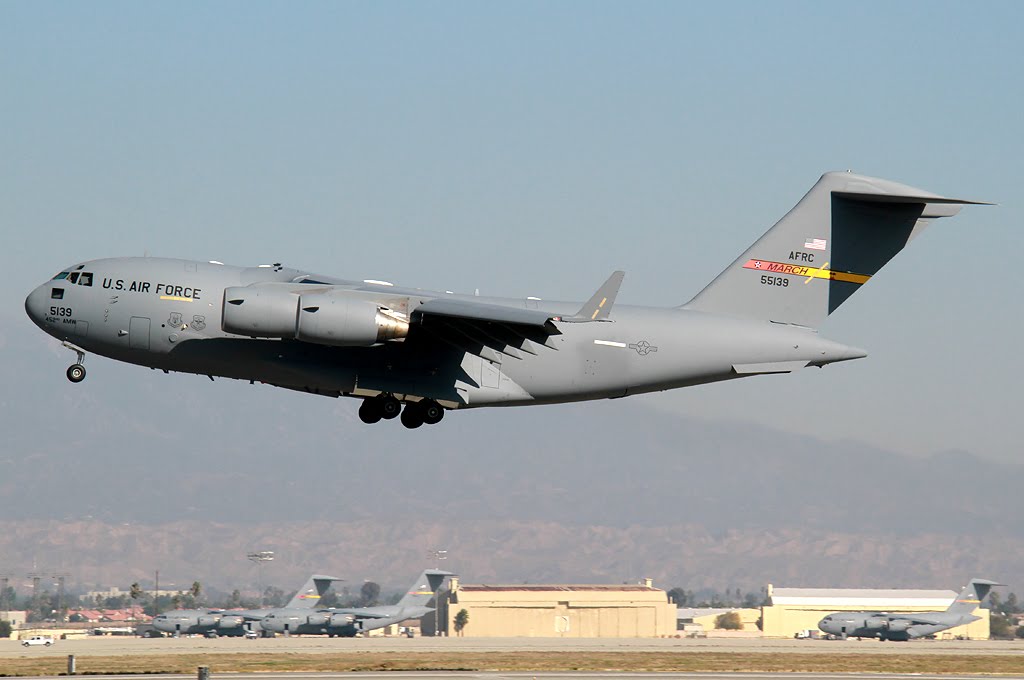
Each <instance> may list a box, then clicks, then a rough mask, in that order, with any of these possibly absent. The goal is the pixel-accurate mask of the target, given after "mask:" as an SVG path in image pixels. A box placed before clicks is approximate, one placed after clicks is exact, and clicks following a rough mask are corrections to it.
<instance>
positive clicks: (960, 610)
mask: <svg viewBox="0 0 1024 680" xmlns="http://www.w3.org/2000/svg"><path fill="white" fill-rule="evenodd" d="M1001 585H1003V584H1002V583H996V582H995V581H988V580H986V579H983V578H972V579H971V582H970V583H968V584H967V585H966V586H964V589H963V590H961V591H960V594H959V595H957V597H956V599H955V600H953V604H951V605H949V609H947V610H946V612H947V613H949V614H972V613H974V610H975V609H977V608H978V607H980V606H981V603H982V602H984V601H985V598H986V597H988V594H989V592H990V591H991V590H992V586H1001Z"/></svg>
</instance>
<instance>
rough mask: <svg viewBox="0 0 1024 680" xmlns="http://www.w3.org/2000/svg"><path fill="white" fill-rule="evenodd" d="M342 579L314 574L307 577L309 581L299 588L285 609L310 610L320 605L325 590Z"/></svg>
mask: <svg viewBox="0 0 1024 680" xmlns="http://www.w3.org/2000/svg"><path fill="white" fill-rule="evenodd" d="M341 580H343V579H340V578H335V577H334V576H323V575H320V574H314V575H313V576H310V577H309V580H308V581H306V583H305V584H303V586H302V587H301V588H299V592H297V593H295V597H293V598H292V599H291V600H290V601H289V602H288V604H287V605H286V608H288V609H312V608H313V607H316V606H317V605H318V604H320V598H321V597H323V596H324V593H326V592H327V589H328V588H330V587H331V584H332V583H334V582H335V581H341Z"/></svg>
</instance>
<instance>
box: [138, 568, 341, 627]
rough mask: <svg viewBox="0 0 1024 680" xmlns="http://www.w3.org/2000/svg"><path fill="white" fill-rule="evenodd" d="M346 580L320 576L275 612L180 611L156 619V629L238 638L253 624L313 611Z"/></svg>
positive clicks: (312, 579) (271, 610)
mask: <svg viewBox="0 0 1024 680" xmlns="http://www.w3.org/2000/svg"><path fill="white" fill-rule="evenodd" d="M340 580H342V579H340V578H335V577H333V576H322V575H319V574H316V575H313V576H310V577H309V580H308V581H306V583H305V584H304V585H303V586H302V587H301V588H299V592H297V593H295V597H293V598H292V599H291V600H290V601H289V602H288V604H287V605H285V606H284V607H279V608H273V609H246V610H236V609H176V610H173V611H169V612H164V613H163V614H158V615H157V616H155V617H154V618H153V627H154V628H156V629H157V630H159V631H160V632H163V633H172V634H174V635H190V634H194V633H201V634H216V635H218V636H222V635H223V636H228V637H238V636H241V635H244V634H245V631H246V630H249V629H251V628H252V622H253V621H259V620H260V619H262V618H263V617H265V616H267V615H268V614H273V613H274V612H276V611H282V610H284V611H298V610H305V611H309V610H311V609H313V608H315V607H316V606H317V605H318V604H319V603H320V598H321V597H323V595H324V593H326V592H327V589H328V588H330V587H331V584H332V583H333V582H334V581H340Z"/></svg>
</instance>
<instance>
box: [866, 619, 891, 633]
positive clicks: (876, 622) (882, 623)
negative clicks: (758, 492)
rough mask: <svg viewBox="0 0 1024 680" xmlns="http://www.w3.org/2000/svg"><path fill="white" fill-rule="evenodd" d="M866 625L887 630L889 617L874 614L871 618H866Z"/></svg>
mask: <svg viewBox="0 0 1024 680" xmlns="http://www.w3.org/2000/svg"><path fill="white" fill-rule="evenodd" d="M864 627H865V628H867V629H868V630H887V629H888V628H889V619H887V618H884V617H881V616H872V617H871V618H870V619H864Z"/></svg>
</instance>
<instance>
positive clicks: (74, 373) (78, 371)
mask: <svg viewBox="0 0 1024 680" xmlns="http://www.w3.org/2000/svg"><path fill="white" fill-rule="evenodd" d="M62 344H63V345H64V346H65V347H67V348H68V349H69V350H71V351H72V352H74V353H75V354H77V355H78V363H76V364H73V365H71V366H68V370H67V376H68V380H70V381H71V382H73V383H80V382H82V381H83V380H85V366H83V365H82V362H84V361H85V352H84V351H83V350H82V349H81V348H80V347H75V346H74V345H72V344H71V343H70V342H65V343H62Z"/></svg>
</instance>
